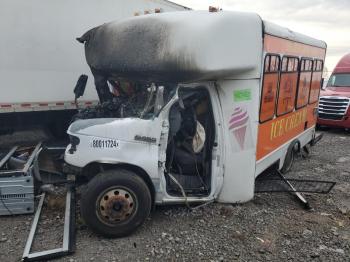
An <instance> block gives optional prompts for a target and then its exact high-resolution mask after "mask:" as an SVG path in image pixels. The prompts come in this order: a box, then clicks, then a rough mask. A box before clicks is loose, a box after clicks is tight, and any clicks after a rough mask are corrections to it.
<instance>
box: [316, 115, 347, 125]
mask: <svg viewBox="0 0 350 262" xmlns="http://www.w3.org/2000/svg"><path fill="white" fill-rule="evenodd" d="M317 124H319V125H322V126H330V127H343V128H350V116H349V115H346V116H344V117H343V118H342V119H341V120H331V119H323V118H318V119H317Z"/></svg>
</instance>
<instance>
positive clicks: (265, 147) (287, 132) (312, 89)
mask: <svg viewBox="0 0 350 262" xmlns="http://www.w3.org/2000/svg"><path fill="white" fill-rule="evenodd" d="M264 51H265V53H268V54H278V55H283V56H293V57H297V58H299V62H300V59H301V58H312V59H318V60H321V61H324V58H325V54H326V50H325V49H322V48H319V47H314V46H311V45H306V44H302V43H299V42H294V41H291V40H287V39H283V38H279V37H275V36H271V35H267V34H265V37H264ZM298 71H299V70H298ZM321 76H322V71H320V72H313V73H311V72H301V73H300V81H299V80H298V78H299V73H298V72H295V71H294V72H285V73H283V72H282V73H281V74H280V76H279V83H280V84H279V86H280V87H279V95H278V94H276V93H277V92H275V90H273V88H274V87H276V86H277V85H278V83H277V82H278V78H277V77H276V76H273V75H269V74H265V76H264V80H263V83H262V85H263V86H265V85H266V86H268V87H269V88H266V90H265V88H263V87H262V89H263V91H262V97H261V105H262V106H261V111H260V124H259V127H258V142H257V153H256V159H257V160H258V161H259V160H260V159H262V158H264V157H265V156H267V155H268V154H270V153H271V152H273V151H274V150H276V149H278V148H279V147H280V146H282V145H283V144H285V143H287V142H288V141H291V140H293V138H295V137H297V136H298V135H300V134H301V133H303V132H304V131H305V130H307V129H309V128H311V127H313V126H315V124H316V120H317V114H316V110H317V105H318V97H319V91H320V85H321ZM298 81H299V82H300V83H299V89H300V90H297V89H298ZM310 81H311V85H310ZM268 92H270V94H269V95H270V96H269V99H266V94H267V93H268ZM297 92H298V93H297ZM309 93H310V94H309ZM277 96H279V98H277ZM309 97H310V98H309ZM278 100H279V101H278ZM295 105H296V107H295ZM271 108H275V117H271V115H270V113H269V112H271ZM294 108H295V109H294Z"/></svg>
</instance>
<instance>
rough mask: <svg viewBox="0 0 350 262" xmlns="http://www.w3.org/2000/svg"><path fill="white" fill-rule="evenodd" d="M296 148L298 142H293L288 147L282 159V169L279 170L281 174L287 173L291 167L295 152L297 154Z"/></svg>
mask: <svg viewBox="0 0 350 262" xmlns="http://www.w3.org/2000/svg"><path fill="white" fill-rule="evenodd" d="M296 146H298V142H296V141H294V142H292V143H291V144H290V145H289V147H288V150H287V154H286V157H285V159H284V163H283V167H282V169H281V172H282V173H283V174H286V173H288V172H289V171H290V170H291V169H292V167H293V164H294V160H295V156H296V152H297V149H296Z"/></svg>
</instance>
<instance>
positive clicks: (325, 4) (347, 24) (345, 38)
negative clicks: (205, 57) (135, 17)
mask: <svg viewBox="0 0 350 262" xmlns="http://www.w3.org/2000/svg"><path fill="white" fill-rule="evenodd" d="M173 2H176V3H179V4H182V5H185V6H188V7H191V8H193V9H203V10H208V7H209V6H210V5H212V6H219V7H222V8H223V10H235V11H248V12H256V13H258V14H259V15H260V16H261V17H262V18H263V19H264V20H268V21H271V22H274V23H277V24H279V25H281V26H285V27H288V28H289V29H291V30H293V31H296V32H299V33H303V34H306V35H309V36H312V37H314V38H317V39H321V40H324V41H326V43H327V45H328V48H327V57H326V67H327V68H328V70H329V71H332V70H333V68H334V66H335V65H336V63H337V62H338V60H339V59H340V58H341V57H342V56H343V55H344V54H346V53H350V0H307V1H305V0H263V1H262V0H173Z"/></svg>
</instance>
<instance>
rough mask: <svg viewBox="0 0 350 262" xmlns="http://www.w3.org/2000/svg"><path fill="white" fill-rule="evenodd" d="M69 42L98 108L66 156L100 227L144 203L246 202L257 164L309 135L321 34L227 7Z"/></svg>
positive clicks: (79, 122)
mask: <svg viewBox="0 0 350 262" xmlns="http://www.w3.org/2000/svg"><path fill="white" fill-rule="evenodd" d="M78 40H79V41H80V42H82V43H84V45H85V54H86V60H87V63H88V64H89V66H90V68H91V71H92V73H93V75H94V78H95V85H96V89H97V92H98V96H99V98H100V105H99V106H98V107H97V108H91V109H88V110H85V111H84V110H83V111H81V112H80V113H79V114H78V115H77V117H76V120H75V122H73V123H72V124H71V125H70V127H69V129H68V134H69V136H70V145H69V146H68V147H67V149H66V152H65V161H66V163H67V164H68V165H69V168H70V169H71V170H72V171H71V172H72V173H75V174H76V177H77V179H80V180H81V181H84V182H85V183H86V185H85V187H84V189H83V190H82V196H81V215H82V218H83V219H84V220H85V222H86V223H87V225H88V226H89V227H90V228H91V229H92V230H93V231H95V232H97V233H99V234H102V235H105V236H109V237H116V236H124V235H127V234H129V233H131V232H132V231H133V230H135V229H136V228H137V227H138V226H140V225H141V224H142V223H143V222H144V220H145V219H146V218H147V217H148V215H149V213H150V211H151V209H152V207H153V206H154V205H159V204H175V203H177V204H181V203H182V204H188V205H192V204H194V203H207V202H211V201H217V202H222V203H237V202H246V201H249V200H251V199H252V198H253V197H254V192H255V181H256V178H257V177H258V176H259V175H260V174H261V173H262V172H263V171H265V170H267V169H268V168H270V167H271V166H275V167H276V168H277V169H278V170H285V171H286V170H288V169H289V168H290V166H291V163H292V162H293V157H294V154H295V152H296V151H298V150H301V149H302V148H304V147H305V146H307V145H310V144H312V145H313V144H315V142H316V141H317V140H318V137H317V136H316V134H315V124H316V119H317V105H318V96H319V90H320V87H321V74H322V68H323V63H324V58H325V53H326V44H325V42H323V41H319V40H316V39H313V38H310V37H307V36H305V35H302V34H298V33H295V32H293V31H291V30H289V29H286V28H282V27H279V26H277V25H275V24H271V23H268V22H265V21H262V20H261V18H260V17H259V16H258V15H257V14H253V13H239V12H226V11H223V12H216V13H209V12H205V11H188V12H174V13H168V14H155V15H145V16H140V17H134V18H130V19H126V20H121V21H117V22H111V23H108V24H104V25H101V26H98V27H96V28H94V29H91V30H90V31H88V32H87V33H85V34H84V35H83V36H82V37H80V38H78ZM313 65H317V66H313ZM83 89H84V87H83V85H81V86H79V85H78V86H77V90H78V91H79V90H80V92H81V90H83ZM78 93H79V92H78Z"/></svg>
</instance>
